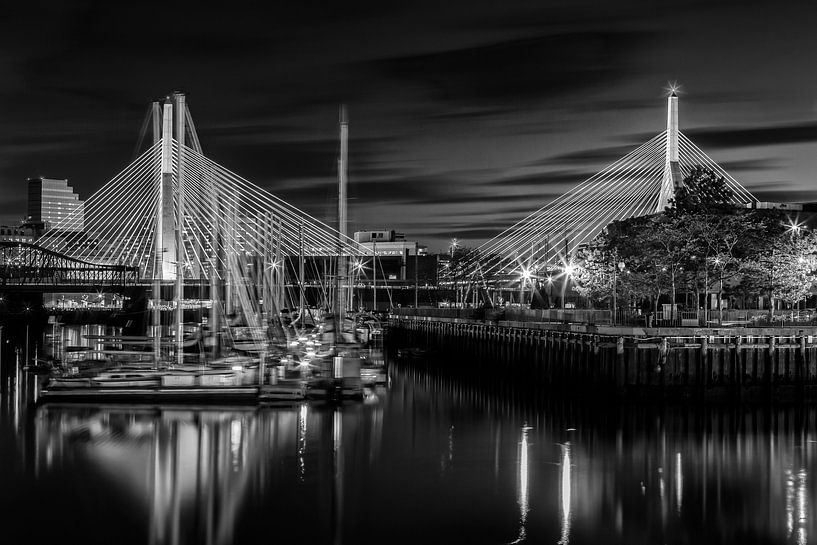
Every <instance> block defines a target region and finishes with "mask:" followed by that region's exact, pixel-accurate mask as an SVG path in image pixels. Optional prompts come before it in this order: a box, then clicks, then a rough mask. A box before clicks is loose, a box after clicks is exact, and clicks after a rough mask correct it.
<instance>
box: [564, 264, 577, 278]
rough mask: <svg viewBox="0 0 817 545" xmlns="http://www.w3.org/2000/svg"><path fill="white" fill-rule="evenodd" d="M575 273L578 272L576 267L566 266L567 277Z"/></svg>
mask: <svg viewBox="0 0 817 545" xmlns="http://www.w3.org/2000/svg"><path fill="white" fill-rule="evenodd" d="M574 272H576V267H575V265H572V264H568V265H565V274H566V275H567V276H573V273H574Z"/></svg>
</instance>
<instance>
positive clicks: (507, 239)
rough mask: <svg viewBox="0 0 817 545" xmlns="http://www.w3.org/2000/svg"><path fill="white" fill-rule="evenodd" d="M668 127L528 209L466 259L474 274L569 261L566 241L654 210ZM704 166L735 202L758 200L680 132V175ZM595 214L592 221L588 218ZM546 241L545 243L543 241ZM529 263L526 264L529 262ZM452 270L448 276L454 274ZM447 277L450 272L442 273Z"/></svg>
mask: <svg viewBox="0 0 817 545" xmlns="http://www.w3.org/2000/svg"><path fill="white" fill-rule="evenodd" d="M667 137H668V132H667V131H664V132H662V133H659V134H658V135H656V136H655V137H653V138H652V139H650V140H649V141H647V142H646V143H644V144H642V145H641V146H639V147H638V148H636V149H635V150H633V151H632V152H630V153H628V154H627V155H625V156H624V157H622V158H621V159H619V160H618V161H615V162H614V163H612V164H611V165H609V166H608V167H605V168H604V169H603V170H601V171H600V172H598V173H597V174H595V175H593V176H591V177H590V178H588V179H587V180H585V181H584V182H582V183H581V184H579V185H578V186H576V187H574V188H573V189H571V190H569V191H567V192H566V193H564V194H562V195H561V196H559V197H557V198H555V199H554V200H552V201H551V202H549V203H548V204H546V205H545V206H543V207H541V208H539V209H538V210H536V211H534V212H533V213H531V214H529V215H528V216H526V217H525V218H523V219H522V220H520V221H518V222H517V223H515V224H514V225H512V226H511V227H509V228H507V229H505V230H504V231H502V232H501V233H500V234H499V235H497V236H495V237H494V238H492V239H491V240H489V241H487V242H485V243H484V244H482V245H481V246H479V247H478V249H477V250H478V252H477V254H476V255H475V256H474V257H473V258H471V259H470V260H468V261H467V262H466V263H465V266H466V269H469V268H470V269H471V274H472V276H473V275H477V274H479V275H482V276H484V275H485V274H490V273H497V272H499V273H501V274H502V273H505V274H506V273H507V271H506V269H508V268H509V267H510V272H520V271H522V270H525V269H527V270H528V271H531V272H535V271H532V269H536V268H537V267H541V266H542V265H546V264H547V263H549V262H550V261H551V260H552V259H556V260H557V261H558V260H559V259H561V260H562V262H563V263H564V262H566V260H568V259H569V258H570V256H569V255H568V256H563V255H561V254H562V253H563V252H562V243H563V242H566V243H567V244H568V245H569V247H570V248H569V249H568V251H569V252H570V253H571V254H572V253H573V252H575V251H576V249H577V248H578V247H579V246H581V245H582V244H583V243H585V242H586V241H588V240H590V239H592V237H594V236H596V235H597V234H598V233H599V232H601V230H602V229H603V228H604V227H605V226H606V225H608V224H609V223H611V222H613V221H616V220H620V219H625V218H628V217H635V216H641V215H647V214H650V213H651V211H653V210H655V206H656V205H657V202H658V200H659V193H660V191H661V188H662V182H663V177H664V175H665V172H666V170H667V169H668V168H669V167H670V164H669V162H668V161H667V159H666V149H665V146H666V141H667ZM697 166H702V167H705V168H708V169H711V170H712V171H714V172H716V173H717V174H718V175H719V176H722V177H723V178H724V180H725V182H726V184H727V186H728V187H729V189H730V190H731V191H732V193H733V195H732V201H734V202H735V203H748V202H756V201H757V199H756V198H755V197H754V196H753V195H752V194H751V193H750V192H749V191H748V190H747V189H746V188H745V187H743V186H742V185H741V184H740V183H739V182H738V181H737V180H735V178H733V177H732V176H731V175H730V174H729V173H727V172H726V171H725V170H724V169H723V168H721V167H720V166H719V165H718V164H717V163H716V162H715V161H714V160H712V158H711V157H709V155H707V154H706V153H704V152H703V151H702V150H701V149H700V148H698V147H697V146H696V145H695V144H694V143H692V142H691V141H690V140H689V139H688V138H687V137H686V136H684V135H683V134H682V133H679V167H680V169H681V175H682V176H684V175H686V174H688V173H689V172H690V171H691V170H692V169H693V168H695V167H697ZM588 218H592V221H588ZM543 241H546V244H545V245H544V246H543V245H542V242H543ZM525 263H527V266H526V265H525ZM452 273H455V271H451V272H449V273H448V277H449V278H448V280H450V275H451V274H452ZM443 276H444V277H445V276H446V275H445V274H443Z"/></svg>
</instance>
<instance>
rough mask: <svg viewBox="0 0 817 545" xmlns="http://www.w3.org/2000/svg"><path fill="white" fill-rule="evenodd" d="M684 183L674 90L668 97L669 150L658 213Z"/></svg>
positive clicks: (676, 102) (676, 97)
mask: <svg viewBox="0 0 817 545" xmlns="http://www.w3.org/2000/svg"><path fill="white" fill-rule="evenodd" d="M682 183H683V177H682V176H681V165H680V162H679V159H678V95H677V94H676V93H675V91H674V90H673V91H671V92H670V96H669V97H667V149H666V158H665V162H664V176H663V179H662V181H661V193H660V195H659V197H658V206H657V207H656V209H655V211H656V212H663V211H664V208H666V207H667V206H668V205H669V201H670V199H672V197H673V195H674V194H675V189H676V188H677V187H678V186H679V185H681V184H682Z"/></svg>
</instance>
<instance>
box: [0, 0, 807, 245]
mask: <svg viewBox="0 0 817 545" xmlns="http://www.w3.org/2000/svg"><path fill="white" fill-rule="evenodd" d="M61 4H63V3H61V2H60V3H58V2H54V3H36V2H15V3H6V4H4V6H3V11H2V14H0V21H2V22H0V42H2V47H0V71H1V72H2V78H0V93H2V102H0V104H1V106H0V112H1V113H2V115H1V116H0V120H2V123H0V189H1V190H2V191H3V195H4V196H3V199H2V201H0V220H2V221H4V222H16V221H18V220H19V218H20V217H22V216H23V215H24V213H25V202H26V192H25V179H26V178H27V177H29V176H38V175H45V176H50V177H59V178H65V177H67V178H69V179H70V181H71V183H72V184H73V185H74V187H75V189H77V190H78V191H79V193H80V195H81V197H82V198H87V197H88V196H90V194H91V193H92V192H93V191H94V190H95V189H97V188H98V187H100V186H101V185H102V184H103V183H104V182H106V181H107V180H108V179H110V178H111V177H112V176H114V175H115V174H116V173H117V172H119V171H120V170H121V169H122V168H124V167H125V165H126V164H127V163H128V162H130V160H131V159H132V158H133V157H134V153H135V148H136V144H137V140H138V137H139V132H140V128H141V126H142V123H143V120H144V118H145V115H146V113H147V110H148V107H149V103H150V101H151V100H152V99H155V98H160V97H163V96H164V95H166V94H168V93H169V92H171V91H173V90H176V89H179V90H183V91H185V92H187V93H188V103H189V105H190V108H191V111H192V114H193V117H194V120H195V122H196V125H197V128H198V132H199V137H200V139H201V143H202V147H203V148H204V151H205V153H206V154H207V155H209V156H210V157H211V158H212V159H214V160H216V161H218V162H220V163H221V164H223V165H224V166H226V167H228V168H230V169H231V170H234V171H236V172H238V173H240V174H241V175H242V176H244V177H245V178H248V179H250V180H252V181H254V182H256V183H257V184H259V185H261V186H263V187H266V188H267V189H269V190H270V191H272V192H273V193H275V194H277V195H279V196H280V197H282V198H284V199H286V200H289V201H290V202H292V203H293V204H295V205H296V206H299V207H301V208H303V209H305V210H306V211H308V212H310V213H312V214H314V215H316V216H318V217H320V218H322V219H325V220H327V221H332V219H333V218H334V206H335V204H334V201H333V198H334V195H335V192H336V188H335V168H336V155H337V148H338V144H337V110H338V104H339V103H340V102H345V103H346V104H348V109H349V116H350V154H351V155H350V166H349V171H350V172H349V174H350V188H349V191H350V195H351V199H350V201H349V212H350V218H351V221H352V228H353V229H358V228H372V229H377V228H394V229H397V230H398V231H402V232H404V233H406V235H407V237H408V238H410V239H417V240H420V242H422V243H426V244H428V245H429V246H430V248H431V249H432V250H435V249H440V248H443V247H445V246H446V244H447V241H448V240H449V239H450V238H452V237H458V238H459V239H460V240H464V241H468V242H469V243H476V242H479V241H482V240H484V239H486V238H489V237H490V236H492V235H494V234H496V233H497V232H499V231H500V230H501V229H502V228H503V227H506V226H508V225H509V224H511V223H513V222H514V221H516V220H517V219H519V218H520V217H522V216H524V215H526V214H527V213H528V212H530V211H532V210H534V209H536V208H539V207H540V206H542V205H543V204H545V203H546V202H547V201H549V200H550V199H552V198H553V197H554V196H556V195H559V194H561V193H562V192H564V191H565V190H566V189H568V188H570V187H571V186H573V185H575V184H576V183H578V182H580V181H581V180H583V179H585V178H587V177H588V176H590V175H591V174H593V173H594V172H596V171H597V170H599V169H600V168H602V167H604V166H605V165H606V164H609V163H610V162H612V161H614V160H615V159H617V158H618V157H620V156H621V155H623V154H624V153H626V152H627V151H629V150H630V149H632V148H633V147H635V146H636V145H638V144H640V143H641V142H642V141H644V140H646V139H647V138H649V137H651V136H653V135H654V134H656V133H658V132H659V131H661V130H663V129H664V127H665V124H666V116H665V110H664V108H665V99H664V96H665V92H666V91H665V89H664V88H665V87H666V86H667V83H668V82H670V81H678V82H679V83H680V84H681V85H682V94H681V99H680V100H681V102H680V119H681V130H682V131H683V132H684V133H685V134H686V135H687V136H689V137H690V138H691V139H692V140H693V141H694V142H695V143H696V144H698V146H700V147H701V148H702V149H703V150H704V151H706V152H707V153H709V155H711V156H712V157H713V158H714V159H715V160H716V161H718V162H719V163H720V164H721V165H722V166H723V167H724V168H725V169H726V170H728V171H729V172H730V173H731V174H732V175H733V176H735V177H736V178H737V179H738V180H739V181H741V182H742V183H743V184H744V185H745V186H747V188H748V189H749V190H750V191H752V192H753V193H754V194H755V195H756V196H757V197H758V198H759V199H761V200H783V201H804V200H805V201H812V200H814V201H817V179H815V166H817V153H815V152H817V64H815V58H817V57H815V54H816V53H817V32H815V30H814V29H815V27H817V3H815V2H813V1H812V2H785V1H782V2H781V1H777V2H747V1H735V2H714V1H702V2H694V1H678V2H656V1H654V0H653V1H644V2H635V1H617V2H613V1H608V2H597V3H593V2H586V1H580V0H569V1H564V2H554V1H542V0H537V1H530V2H510V1H506V2H498V1H496V0H493V1H476V0H455V1H448V2H425V1H416V0H415V1H413V2H388V1H382V0H381V1H377V2H355V1H352V2H334V3H332V4H333V6H332V7H326V6H325V5H323V3H313V2H309V1H303V0H297V1H291V2H288V3H281V2H265V3H257V4H252V3H241V2H222V3H220V4H217V5H215V6H214V7H212V8H203V7H200V6H198V5H197V3H192V2H191V3H189V4H186V5H185V4H183V3H179V2H166V3H163V4H149V3H147V2H118V1H116V2H112V1H103V2H79V1H78V2H65V3H64V4H65V5H61Z"/></svg>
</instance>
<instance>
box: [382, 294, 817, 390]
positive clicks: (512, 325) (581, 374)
mask: <svg viewBox="0 0 817 545" xmlns="http://www.w3.org/2000/svg"><path fill="white" fill-rule="evenodd" d="M583 312H584V313H599V312H602V313H603V312H604V311H530V312H529V313H525V312H520V311H516V312H511V313H508V314H509V316H505V317H502V316H494V319H492V317H491V314H490V311H489V312H488V316H487V317H484V318H478V317H475V314H473V313H469V312H464V311H462V310H458V309H398V311H397V312H396V313H395V314H394V315H393V316H392V318H391V320H390V326H391V331H390V340H391V342H392V344H393V345H396V346H401V347H409V348H418V349H420V350H423V351H424V350H432V351H438V352H440V353H445V354H450V355H451V356H452V359H451V360H450V361H452V362H453V361H458V362H461V363H464V365H466V366H467V367H468V368H470V369H473V370H482V366H483V364H485V365H488V366H493V367H495V368H497V369H501V370H502V371H503V372H505V373H508V374H509V375H511V376H514V377H516V378H518V379H519V380H525V381H531V382H532V383H533V384H536V385H539V386H541V387H543V388H548V389H550V390H551V391H555V392H561V393H567V392H571V393H576V394H618V395H627V396H647V397H655V396H657V397H701V398H710V399H739V400H779V401H797V400H802V399H808V398H814V397H815V396H817V327H811V326H810V327H757V328H755V327H752V328H748V327H734V326H733V327H653V328H647V327H634V326H614V325H610V324H604V323H586V322H585V323H581V322H578V321H563V320H568V319H571V318H572V319H578V318H579V317H580V314H581V313H583ZM526 314H527V315H526ZM464 315H470V317H460V316H464ZM497 318H498V319H497ZM505 318H512V319H505ZM584 318H585V319H587V320H589V319H593V320H594V321H595V320H598V321H604V316H603V315H598V314H595V315H593V314H586V315H585V316H584ZM560 320H562V321H560Z"/></svg>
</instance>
